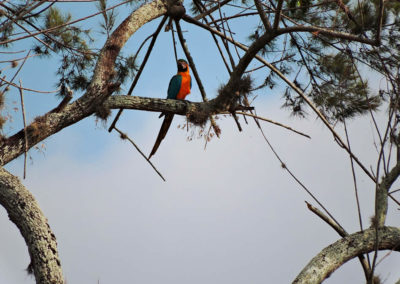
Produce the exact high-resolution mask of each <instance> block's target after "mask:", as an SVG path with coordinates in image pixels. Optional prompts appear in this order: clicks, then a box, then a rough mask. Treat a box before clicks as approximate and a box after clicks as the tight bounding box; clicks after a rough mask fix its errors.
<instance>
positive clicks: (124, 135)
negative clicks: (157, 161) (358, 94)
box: [114, 126, 166, 181]
mask: <svg viewBox="0 0 400 284" xmlns="http://www.w3.org/2000/svg"><path fill="white" fill-rule="evenodd" d="M114 129H115V130H116V131H117V132H118V133H119V135H120V136H121V138H122V139H127V140H128V141H129V142H131V144H132V145H133V146H134V147H135V148H136V150H137V151H138V152H139V153H140V154H141V155H142V156H143V158H145V160H146V161H147V162H148V163H149V164H150V165H151V167H152V168H153V169H154V170H155V171H156V173H157V174H158V175H159V176H160V177H161V178H162V180H163V181H166V180H165V178H164V177H163V176H162V174H161V173H160V172H159V171H158V170H157V168H156V167H155V166H154V165H153V163H152V162H151V161H150V160H149V159H148V158H147V157H146V155H145V154H143V152H142V151H141V150H140V148H139V147H138V146H137V145H136V143H135V142H133V140H132V139H130V138H129V137H128V135H126V134H125V133H123V132H122V131H121V130H119V129H118V128H117V127H115V126H114Z"/></svg>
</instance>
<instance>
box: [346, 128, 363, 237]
mask: <svg viewBox="0 0 400 284" xmlns="http://www.w3.org/2000/svg"><path fill="white" fill-rule="evenodd" d="M343 125H344V132H345V134H346V140H347V146H348V147H349V149H350V150H351V146H350V138H349V133H348V131H347V124H346V121H343ZM349 158H350V164H351V173H352V175H353V184H354V193H355V196H356V204H357V212H358V222H359V224H360V229H361V230H364V229H363V223H362V218H361V207H360V199H359V198H358V187H357V177H356V172H355V169H354V162H353V158H352V157H351V156H349Z"/></svg>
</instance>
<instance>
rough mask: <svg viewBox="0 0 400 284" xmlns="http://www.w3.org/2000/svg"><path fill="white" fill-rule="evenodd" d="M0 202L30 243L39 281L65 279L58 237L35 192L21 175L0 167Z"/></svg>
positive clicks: (51, 282) (55, 283) (52, 283)
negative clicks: (19, 177) (14, 174)
mask: <svg viewBox="0 0 400 284" xmlns="http://www.w3.org/2000/svg"><path fill="white" fill-rule="evenodd" d="M0 204H1V205H2V206H3V207H4V208H5V209H6V211H7V213H8V216H9V218H10V220H11V221H12V222H13V223H14V224H15V225H16V226H17V227H18V229H19V231H20V232H21V235H22V236H23V238H24V239H25V242H26V245H27V246H28V251H29V255H30V257H31V264H30V266H31V267H32V269H33V272H34V275H35V279H36V283H40V284H46V283H49V284H61V283H64V278H63V275H62V269H61V263H60V259H59V257H58V252H57V242H56V237H55V236H54V234H53V233H52V231H51V229H50V226H49V224H48V222H47V219H46V217H45V216H44V214H43V212H42V211H41V210H40V207H39V205H38V204H37V202H36V200H35V198H34V197H33V195H32V194H31V193H30V192H29V191H28V190H27V189H26V188H25V187H24V186H23V185H22V184H21V182H20V181H19V179H18V178H17V177H15V176H13V175H11V174H10V173H9V172H7V171H6V170H4V169H3V168H0Z"/></svg>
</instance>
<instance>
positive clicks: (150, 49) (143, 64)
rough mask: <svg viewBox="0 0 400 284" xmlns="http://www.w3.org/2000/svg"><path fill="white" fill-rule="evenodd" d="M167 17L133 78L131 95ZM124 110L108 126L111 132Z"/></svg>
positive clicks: (155, 34)
mask: <svg viewBox="0 0 400 284" xmlns="http://www.w3.org/2000/svg"><path fill="white" fill-rule="evenodd" d="M167 18H168V16H166V15H165V16H164V18H163V19H162V20H161V22H160V24H159V25H158V27H157V30H156V31H155V33H154V34H153V38H152V39H151V42H150V45H149V48H148V49H147V52H146V55H145V56H144V59H143V62H142V64H141V65H140V68H139V71H138V72H137V74H136V76H135V79H134V80H133V82H132V84H131V87H130V88H129V91H128V94H127V96H130V95H131V94H132V92H133V89H134V88H135V86H136V84H137V82H138V80H139V78H140V75H141V74H142V71H143V69H144V66H146V63H147V60H148V59H149V56H150V53H151V51H152V50H153V46H154V44H155V42H156V39H157V36H158V34H159V33H160V31H161V29H162V27H163V25H164V23H165V21H166V20H167ZM122 112H123V109H122V108H121V109H120V110H119V111H118V113H117V115H116V116H115V118H114V120H113V122H112V123H111V125H110V127H109V128H108V132H111V131H112V130H113V128H115V125H116V124H117V121H118V119H119V117H120V116H121V114H122Z"/></svg>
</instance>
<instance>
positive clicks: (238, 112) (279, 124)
mask: <svg viewBox="0 0 400 284" xmlns="http://www.w3.org/2000/svg"><path fill="white" fill-rule="evenodd" d="M236 113H237V114H242V115H245V116H250V117H254V118H257V119H259V120H263V121H266V122H269V123H272V124H275V125H278V126H280V127H283V128H285V129H287V130H290V131H293V132H295V133H297V134H300V135H302V136H304V137H307V138H309V139H311V137H310V136H309V135H307V134H305V133H302V132H300V131H298V130H295V129H293V128H291V127H290V126H287V125H284V124H282V123H279V122H276V121H273V120H271V119H268V118H265V117H261V116H257V115H254V114H250V113H246V112H241V111H237V112H236ZM226 114H228V113H226Z"/></svg>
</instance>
